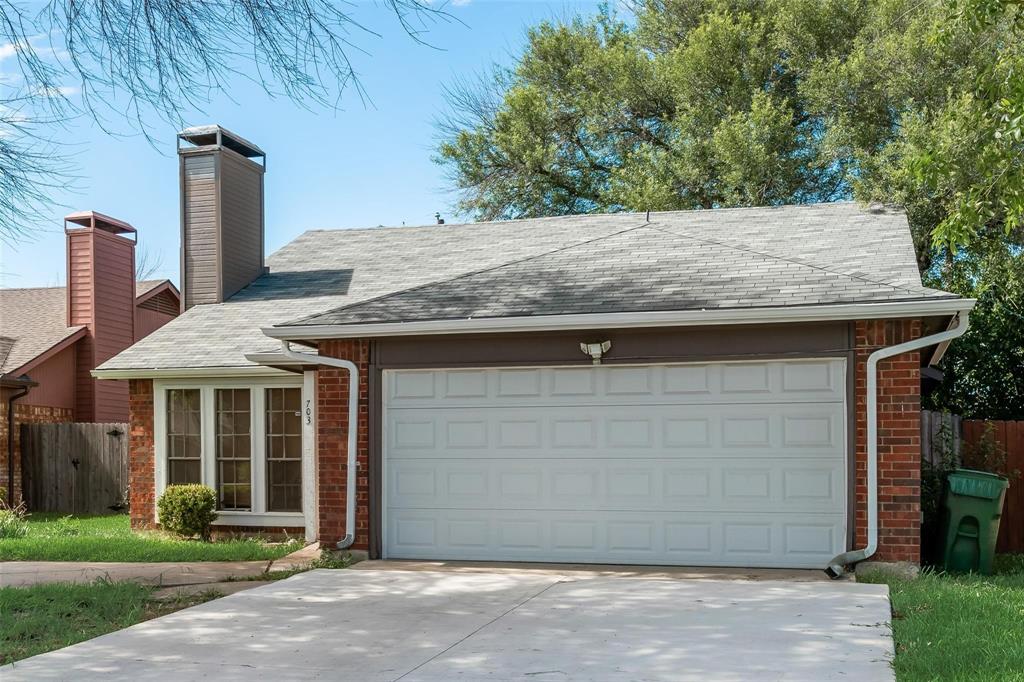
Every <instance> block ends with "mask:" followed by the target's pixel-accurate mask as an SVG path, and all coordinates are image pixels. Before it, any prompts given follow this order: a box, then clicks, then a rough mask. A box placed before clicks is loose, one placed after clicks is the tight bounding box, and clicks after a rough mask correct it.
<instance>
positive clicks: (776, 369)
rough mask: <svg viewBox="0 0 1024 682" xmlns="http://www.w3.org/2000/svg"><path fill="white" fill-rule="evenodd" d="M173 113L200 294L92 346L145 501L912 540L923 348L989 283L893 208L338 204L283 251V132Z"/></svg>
mask: <svg viewBox="0 0 1024 682" xmlns="http://www.w3.org/2000/svg"><path fill="white" fill-rule="evenodd" d="M179 137H180V145H179V146H180V149H179V160H180V172H181V177H180V184H181V187H182V191H183V194H182V244H183V259H182V263H183V268H184V270H183V273H182V295H183V297H184V302H185V303H184V307H185V308H186V310H185V312H184V313H183V314H182V315H181V316H180V317H179V318H177V319H176V320H174V321H172V322H171V323H169V324H168V325H166V326H165V327H163V328H161V329H160V330H158V331H157V332H155V333H153V334H152V335H150V336H149V337H147V338H146V339H144V340H142V341H141V342H139V343H137V344H135V345H134V346H132V347H131V348H129V349H128V350H126V351H124V352H122V353H120V354H118V355H117V356H116V357H114V358H112V359H110V360H108V361H107V362H105V363H104V364H103V365H101V366H100V368H99V369H98V370H97V371H96V372H95V373H94V374H95V375H96V376H99V377H102V378H104V379H117V380H128V383H129V386H130V401H131V466H130V470H131V486H132V490H131V513H132V522H133V525H134V526H135V527H147V526H152V525H154V523H155V522H156V515H155V500H156V498H157V497H158V495H159V494H160V492H161V491H162V490H163V488H164V487H165V486H166V485H168V484H171V483H185V482H204V483H206V484H208V485H210V486H213V487H214V488H215V489H216V490H217V495H218V499H219V505H220V518H219V521H218V523H220V524H222V525H224V526H228V527H233V528H247V529H252V528H264V529H268V530H269V529H274V530H282V529H287V530H289V531H291V532H305V534H306V536H307V537H308V538H310V539H318V540H320V541H321V542H324V543H336V542H337V543H339V546H341V547H350V548H351V549H353V550H358V551H362V552H366V553H368V554H369V555H370V556H372V557H386V558H409V559H466V560H516V561H559V562H594V563H616V564H687V565H724V566H751V567H753V566H766V567H771V566H776V567H816V568H824V567H825V566H826V565H833V566H838V567H841V566H842V565H844V564H848V563H850V562H853V561H857V560H859V559H862V558H865V557H866V556H868V555H874V557H875V558H877V559H884V560H894V561H895V560H902V561H912V562H916V561H918V560H919V532H918V531H919V523H920V506H919V496H920V468H919V454H920V441H919V410H920V372H921V368H922V367H924V366H929V365H931V364H934V363H935V362H936V361H937V360H938V359H939V358H940V357H941V355H942V352H943V351H944V349H945V346H946V344H947V343H948V342H950V341H951V340H952V339H953V338H954V337H955V336H957V335H959V334H961V333H962V332H963V331H964V329H965V328H966V324H967V322H968V319H967V316H968V313H969V311H970V309H971V307H972V305H973V301H971V300H965V299H962V298H959V297H957V296H955V295H953V294H950V293H946V292H943V291H936V290H933V289H928V288H925V287H923V286H922V284H921V279H920V276H919V274H918V270H917V265H916V259H915V256H914V248H913V245H912V244H911V238H910V232H909V228H908V224H907V219H906V217H905V215H904V214H903V213H902V212H901V211H899V210H896V209H892V208H885V207H870V208H861V207H859V206H858V205H856V204H852V203H833V204H821V205H808V206H781V207H773V208H750V209H729V210H703V211H679V212H652V213H649V214H643V213H639V214H637V213H617V214H611V215H584V216H565V217H560V218H541V219H533V220H516V221H502V222H493V223H480V224H469V225H451V224H449V225H430V226H426V227H402V228H372V229H361V230H360V229H346V230H326V231H319V230H318V231H310V232H306V233H304V234H302V235H300V236H299V237H298V238H296V239H295V240H294V241H292V242H291V243H290V244H288V245H286V246H284V247H283V248H282V249H280V250H279V251H277V252H276V253H275V254H273V255H272V256H270V257H269V258H267V259H264V256H263V251H262V247H260V248H256V246H257V245H261V244H262V240H263V228H264V226H263V196H262V187H263V173H264V170H265V169H264V165H263V161H264V159H265V157H264V154H263V152H262V151H261V150H259V148H258V147H256V146H255V145H253V144H251V143H249V142H247V141H245V140H244V139H242V138H240V137H238V136H236V135H234V134H232V133H230V132H229V131H226V130H224V129H222V128H219V127H217V126H210V127H203V128H193V129H188V130H185V131H183V132H182V133H181V134H180V136H179ZM235 245H238V246H239V248H238V249H237V250H236V249H235ZM876 402H877V409H871V408H874V407H876ZM872 414H874V415H876V418H871V415H872ZM848 551H850V552H852V553H851V554H846V555H845V556H841V555H843V554H845V553H846V552H848ZM837 555H840V556H837Z"/></svg>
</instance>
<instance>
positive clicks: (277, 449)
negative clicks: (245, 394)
mask: <svg viewBox="0 0 1024 682" xmlns="http://www.w3.org/2000/svg"><path fill="white" fill-rule="evenodd" d="M266 402H267V509H268V511H302V417H301V414H300V412H299V410H300V409H301V404H302V390H301V389H298V388H268V389H267V396H266Z"/></svg>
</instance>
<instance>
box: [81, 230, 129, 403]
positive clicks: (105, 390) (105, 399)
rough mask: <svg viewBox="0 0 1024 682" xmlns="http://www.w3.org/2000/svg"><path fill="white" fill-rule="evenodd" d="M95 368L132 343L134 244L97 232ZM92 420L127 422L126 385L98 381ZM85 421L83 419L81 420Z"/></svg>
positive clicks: (120, 382) (121, 382)
mask: <svg viewBox="0 0 1024 682" xmlns="http://www.w3.org/2000/svg"><path fill="white" fill-rule="evenodd" d="M95 235H96V247H95V248H96V253H95V258H96V299H95V302H94V304H93V305H94V308H95V311H96V318H95V322H94V324H95V327H94V329H93V337H94V339H95V348H96V356H95V358H94V362H93V364H92V365H91V366H90V367H89V370H90V371H91V370H92V369H93V368H94V367H97V366H99V365H100V364H102V363H104V362H106V361H107V360H109V359H110V358H112V357H114V356H115V355H117V354H118V353H120V352H121V351H122V350H124V349H125V348H127V347H128V346H130V345H132V344H133V343H134V342H135V315H134V311H135V243H134V242H133V241H131V240H128V239H124V238H123V237H117V236H115V235H111V234H108V233H106V232H101V231H98V230H97V231H96V232H95ZM93 382H94V385H95V387H96V398H95V405H96V407H95V410H94V412H93V417H92V421H99V422H126V421H128V383H127V382H124V381H97V380H95V379H94V380H93ZM81 421H84V420H81Z"/></svg>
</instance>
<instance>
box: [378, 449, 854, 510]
mask: <svg viewBox="0 0 1024 682" xmlns="http://www.w3.org/2000/svg"><path fill="white" fill-rule="evenodd" d="M843 483H844V478H843V477H842V476H840V475H837V473H836V465H833V464H829V463H827V462H826V463H822V462H812V463H808V462H805V461H802V460H800V459H792V460H785V459H783V460H779V461H777V462H774V463H772V464H771V466H765V461H764V460H763V459H753V458H747V459H719V458H714V457H708V458H699V459H687V460H686V461H685V463H681V462H680V461H679V460H678V459H674V458H660V459H647V460H607V459H596V458H592V459H573V460H560V459H558V460H550V459H543V458H534V459H529V460H487V461H482V460H481V461H475V462H467V461H465V460H462V459H437V460H432V461H430V462H424V461H423V460H398V459H395V460H391V461H389V463H388V467H387V489H386V491H385V494H386V496H387V499H388V500H389V508H392V509H396V510H397V509H430V508H437V507H445V508H450V509H466V510H470V509H477V510H488V509H508V510H513V509H521V510H528V509H542V510H549V511H558V510H573V509H579V510H607V511H614V510H620V509H627V510H628V509H633V510H657V509H663V510H670V511H680V512H693V511H759V512H762V511H763V512H764V513H771V512H772V511H789V512H804V513H808V514H816V513H820V512H830V511H834V510H835V509H836V508H837V507H839V506H841V504H842V501H843V499H844V497H845V496H844V492H843V489H842V486H843Z"/></svg>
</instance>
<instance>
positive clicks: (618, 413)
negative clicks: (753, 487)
mask: <svg viewBox="0 0 1024 682" xmlns="http://www.w3.org/2000/svg"><path fill="white" fill-rule="evenodd" d="M842 420H843V410H842V406H841V405H840V404H824V405H818V404H805V403H797V404H754V405H683V406H679V405H653V406H627V405H617V406H614V407H608V406H589V407H588V406H579V405H571V406H564V405H563V406H552V407H543V408H539V407H512V408H495V407H490V406H488V407H480V406H475V407H456V408H438V407H433V408H419V409H394V408H392V409H388V410H387V421H388V454H389V456H390V457H392V458H396V457H397V458H413V457H416V458H426V459H433V458H436V457H464V458H467V459H479V458H504V457H530V456H537V455H538V453H542V454H543V456H545V457H548V456H549V455H550V454H553V453H554V452H556V451H557V456H558V457H593V456H594V454H595V451H599V452H601V453H602V454H605V455H606V456H608V457H613V458H620V457H627V458H633V457H641V458H642V457H649V456H651V453H652V452H655V451H664V450H672V451H676V450H680V451H687V454H686V455H685V456H689V453H693V455H695V456H700V455H701V454H707V453H715V454H716V455H717V456H720V457H749V456H760V457H765V458H776V457H779V456H797V457H807V458H810V459H817V458H821V457H839V458H841V457H843V456H844V452H845V443H844V442H843V421H842Z"/></svg>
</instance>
